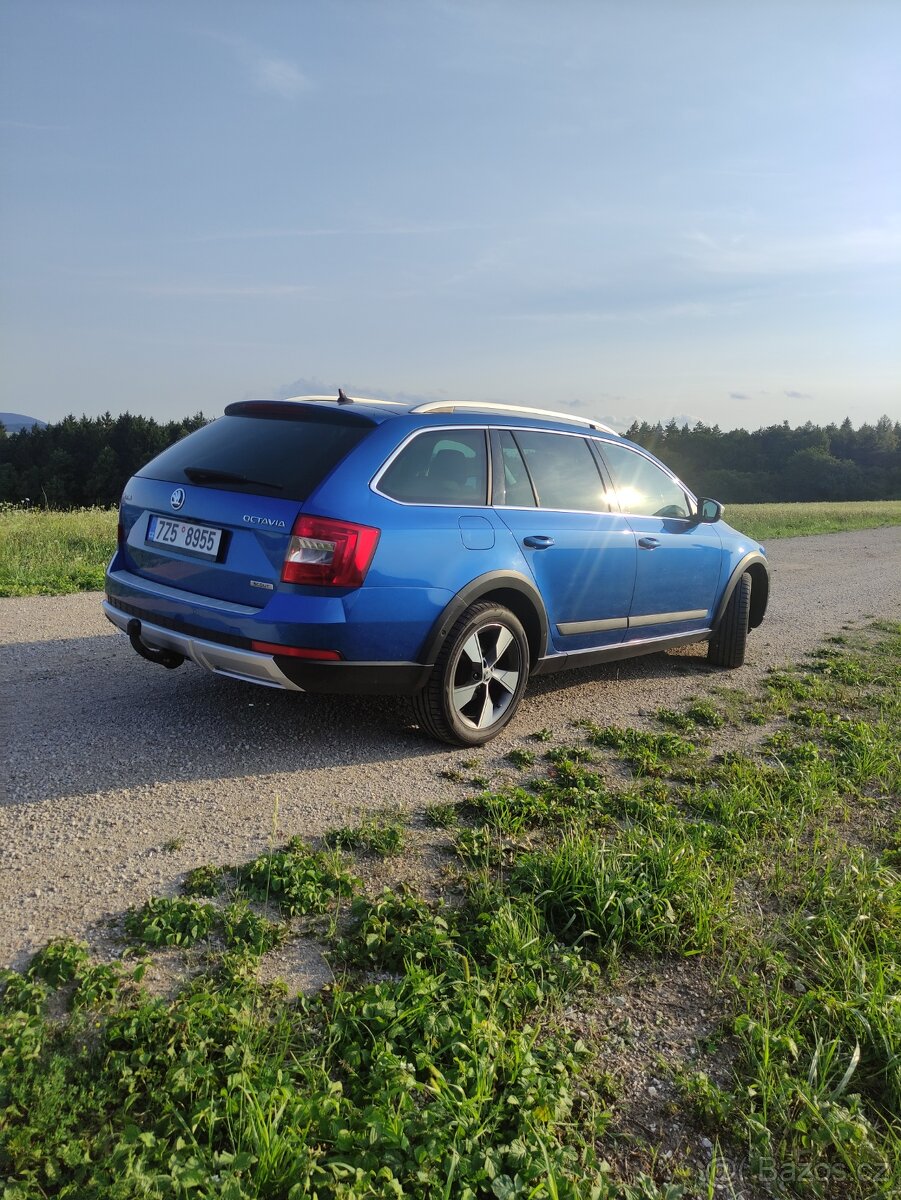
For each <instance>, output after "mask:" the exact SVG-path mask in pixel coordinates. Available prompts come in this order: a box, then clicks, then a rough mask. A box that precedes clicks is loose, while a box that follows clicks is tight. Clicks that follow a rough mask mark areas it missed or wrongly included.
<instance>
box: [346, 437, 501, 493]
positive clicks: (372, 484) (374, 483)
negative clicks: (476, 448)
mask: <svg viewBox="0 0 901 1200" xmlns="http://www.w3.org/2000/svg"><path fill="white" fill-rule="evenodd" d="M474 429H481V430H482V432H483V434H484V435H485V457H486V459H487V478H488V490H487V492H486V495H487V496H488V497H489V501H488V502H487V503H484V504H441V503H438V502H437V501H431V500H398V498H397V497H396V496H389V495H388V493H387V492H383V491H382V490H381V488H380V487H379V482H380V481H381V478H382V476H383V475H384V474H385V472H386V471H387V470H388V468H389V467H390V466H391V464H392V463H393V462H394V460H395V459H396V458H397V457H398V455H399V454H402V453H403V451H404V450H405V449H406V448H407V446H409V444H410V442H412V441H413V439H414V438H418V437H421V436H422V435H423V434H424V433H447V432H451V433H465V432H469V433H471V432H472V431H473V430H474ZM488 430H489V426H488V425H428V426H424V427H423V428H421V429H414V430H413V431H412V432H411V433H408V434H407V436H406V437H405V438H404V440H403V441H402V442H401V444H400V445H399V446H397V447H395V449H394V450H393V451H392V452H391V454H390V455H389V456H388V458H386V459H385V461H384V462H383V463H382V465H381V466H380V467H379V469H378V470H377V471H376V473H375V474H374V475H373V477H372V479H370V481H369V490H370V491H371V492H375V494H376V495H377V496H381V497H382V499H383V500H390V501H391V503H392V504H400V505H401V506H402V507H403V508H492V507H493V505H492V504H491V503H490V497H491V494H492V489H493V486H494V479H493V478H492V469H491V468H492V464H491V441H490V439H489V436H488Z"/></svg>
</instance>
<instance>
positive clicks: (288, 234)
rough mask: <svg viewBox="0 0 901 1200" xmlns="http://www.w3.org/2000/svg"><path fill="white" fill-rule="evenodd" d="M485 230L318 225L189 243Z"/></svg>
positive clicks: (452, 225)
mask: <svg viewBox="0 0 901 1200" xmlns="http://www.w3.org/2000/svg"><path fill="white" fill-rule="evenodd" d="M487 228H489V226H485V225H473V224H465V223H463V222H451V221H448V222H441V221H436V222H424V223H422V224H416V223H415V222H411V223H409V224H405V223H403V222H400V223H398V224H396V225H320V226H316V225H314V226H311V227H310V228H307V229H303V228H292V229H237V230H231V231H228V230H226V231H223V232H219V233H204V234H201V235H200V236H199V237H197V238H195V239H192V240H194V241H198V242H243V241H265V240H266V239H273V240H276V241H277V240H278V239H285V240H290V239H291V238H327V237H441V236H443V235H445V234H451V233H467V232H472V231H474V230H484V229H487Z"/></svg>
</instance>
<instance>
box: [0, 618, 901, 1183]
mask: <svg viewBox="0 0 901 1200" xmlns="http://www.w3.org/2000/svg"><path fill="white" fill-rule="evenodd" d="M748 730H756V731H757V732H756V734H755V735H754V736H753V737H752V738H751V739H750V740H748V738H747V736H746V734H747V731H748ZM551 739H552V734H551V733H550V732H549V731H547V730H537V731H535V733H534V734H533V735H532V737H531V739H529V740H528V741H527V742H526V743H524V745H523V746H522V747H520V748H518V749H516V750H514V751H513V752H512V753H511V754H510V755H509V780H508V782H507V783H506V784H504V785H502V786H499V787H496V788H494V789H491V790H486V789H485V786H484V783H482V782H480V781H479V780H477V779H475V778H474V777H473V771H474V767H475V766H476V765H477V764H475V763H474V762H470V761H469V760H461V761H460V762H459V770H455V771H454V772H447V773H446V778H445V783H446V799H445V800H444V801H443V802H441V803H438V804H433V805H432V806H431V807H429V808H428V809H423V810H422V811H421V812H420V813H418V814H413V815H412V817H411V815H410V814H407V815H406V816H404V815H402V814H400V813H398V812H390V811H385V812H381V813H372V814H371V815H370V816H369V817H368V818H367V820H366V821H364V822H363V824H361V825H357V826H353V827H345V828H342V829H336V830H333V831H332V833H331V834H330V835H328V836H327V837H325V838H324V839H323V840H322V841H320V842H318V843H316V844H310V843H308V842H305V841H304V840H302V839H301V838H299V837H296V836H294V837H292V836H291V832H292V831H290V830H285V831H282V830H281V829H280V827H279V810H278V799H277V797H273V806H272V835H271V841H270V848H269V851H268V852H267V853H264V854H262V855H260V857H258V858H256V859H255V860H253V861H250V862H243V863H238V864H235V865H233V866H230V867H225V868H222V867H216V866H211V865H208V866H204V865H200V866H198V867H197V868H196V869H195V870H193V871H191V872H190V873H189V874H188V875H187V877H186V878H184V879H183V881H182V884H181V889H180V892H178V893H177V894H172V895H168V896H158V897H154V898H152V899H150V900H149V901H147V902H146V903H145V904H143V905H141V906H140V907H136V908H135V909H133V910H131V911H129V912H128V913H126V914H123V916H122V919H121V921H120V922H119V923H118V927H117V930H116V932H117V934H118V936H119V938H120V942H119V945H120V956H119V957H118V958H116V959H114V960H112V961H98V960H96V959H94V958H92V957H91V955H90V954H89V953H88V951H87V949H86V948H85V947H84V946H82V945H79V944H78V943H74V942H55V943H51V944H50V945H49V946H47V947H46V948H45V949H44V950H42V951H41V952H40V953H39V954H37V955H36V956H35V958H34V959H33V960H32V961H31V963H30V965H29V966H28V967H27V969H26V970H25V972H24V974H22V975H18V974H13V973H8V974H7V975H6V976H5V978H4V979H3V981H2V983H0V987H3V986H4V984H5V990H4V991H3V993H2V995H0V1178H3V1177H4V1176H5V1177H6V1179H7V1180H8V1183H7V1187H6V1190H5V1191H4V1193H3V1195H4V1200H32V1198H34V1200H37V1198H38V1197H45V1196H49V1195H54V1196H62V1197H78V1198H79V1200H82V1198H84V1200H101V1198H103V1200H106V1198H110V1200H116V1198H117V1197H118V1198H121V1200H125V1198H126V1197H132V1196H146V1197H160V1198H162V1197H184V1198H185V1200H188V1198H192V1200H193V1198H196V1200H203V1198H207V1197H209V1198H212V1197H214V1196H215V1197H225V1198H226V1200H228V1198H231V1200H240V1198H242V1197H266V1198H272V1200H276V1198H281V1197H296V1198H297V1200H300V1197H304V1196H308V1195H310V1196H319V1197H320V1198H321V1200H332V1198H334V1200H337V1198H339V1197H341V1198H343V1200H370V1198H373V1200H374V1198H383V1197H384V1198H386V1200H387V1198H388V1197H393V1198H397V1197H403V1196H410V1197H438V1196H442V1197H473V1198H475V1197H486V1198H488V1197H494V1198H497V1197H510V1198H513V1197H523V1198H525V1197H532V1198H534V1200H542V1198H544V1197H548V1198H561V1197H570V1198H575V1197H594V1198H596V1200H603V1198H609V1200H613V1198H618V1200H677V1198H679V1197H705V1196H706V1197H712V1196H715V1195H716V1196H719V1195H722V1196H727V1197H729V1196H731V1197H744V1196H748V1197H751V1196H759V1195H763V1194H776V1195H787V1196H796V1197H802V1196H804V1197H806V1196H813V1197H828V1198H829V1200H873V1198H874V1197H878V1196H885V1197H889V1196H891V1195H895V1194H897V1190H898V1188H899V1187H901V1128H899V1124H898V1112H899V1110H901V1019H899V1016H901V1012H899V996H901V879H899V875H898V867H899V865H901V821H899V812H898V795H899V792H901V626H898V625H888V624H883V625H877V626H874V627H873V628H871V629H870V630H869V631H867V632H863V633H856V634H853V635H851V634H844V635H839V636H836V637H834V638H832V639H830V641H829V642H828V643H827V644H826V645H825V646H824V647H822V648H821V649H820V650H819V651H818V652H817V653H816V654H815V655H813V656H812V657H811V658H810V660H808V661H805V662H804V663H802V664H799V665H797V666H795V667H792V668H790V669H786V670H780V671H777V672H772V673H770V674H769V675H767V676H765V677H764V680H763V683H762V684H761V685H760V686H759V688H757V689H756V690H755V691H753V692H740V691H737V690H735V689H732V688H719V689H715V690H714V692H713V694H712V695H711V696H710V697H707V698H703V699H695V700H693V701H688V702H686V703H684V704H683V705H682V706H681V707H679V708H678V709H658V710H657V711H656V712H654V713H649V714H648V715H647V721H646V723H645V725H644V726H643V727H641V728H622V727H616V726H602V725H595V724H587V723H582V724H580V725H578V726H576V727H573V728H572V729H571V730H570V731H569V736H568V738H567V740H566V741H565V742H564V743H563V744H555V745H554V749H553V750H550V751H548V749H547V746H548V744H549V741H550V740H551ZM739 746H740V747H741V748H740V749H737V748H735V747H739ZM411 820H412V821H413V822H421V823H427V824H429V825H430V826H431V827H432V828H434V829H438V830H439V831H442V833H441V841H442V844H443V847H444V849H443V854H444V861H443V864H442V866H441V868H440V869H436V870H435V871H434V872H433V874H432V878H433V880H434V884H435V887H434V890H433V891H431V892H430V894H429V895H428V896H424V895H422V894H419V893H417V892H415V891H412V890H404V889H403V887H397V886H394V887H393V888H392V889H391V890H382V889H381V886H380V884H379V878H380V864H386V863H387V864H390V871H391V874H390V876H388V878H392V879H396V878H397V877H398V875H400V876H402V874H403V871H402V867H403V861H404V854H405V853H407V852H408V850H407V843H408V839H409V835H410V822H411ZM382 878H383V879H384V878H386V876H385V875H384V874H383V875H382ZM364 880H365V882H364ZM300 943H307V944H308V945H310V946H315V947H318V948H321V949H322V950H324V952H325V953H326V955H327V956H328V959H329V962H330V964H331V968H332V971H333V982H332V983H331V984H330V985H329V986H327V987H326V988H324V989H323V990H321V991H319V992H317V993H315V994H311V995H308V996H301V997H297V998H292V997H290V996H288V995H287V994H286V992H285V991H284V989H282V988H280V987H279V986H278V985H277V984H272V983H266V982H261V980H264V979H267V978H272V974H273V973H272V971H271V970H267V968H266V963H267V962H268V961H269V960H270V959H271V957H272V956H273V955H276V956H277V955H278V953H279V948H281V949H284V948H285V947H289V946H291V945H298V944H300ZM160 964H162V965H163V967H164V970H163V971H162V972H161V970H160Z"/></svg>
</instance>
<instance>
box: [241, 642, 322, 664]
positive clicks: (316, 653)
mask: <svg viewBox="0 0 901 1200" xmlns="http://www.w3.org/2000/svg"><path fill="white" fill-rule="evenodd" d="M250 648H251V650H257V651H259V653H260V654H281V655H282V656H283V657H285V658H312V659H316V660H318V661H319V662H337V661H338V660H339V659H340V658H341V655H340V654H339V653H338V651H337V650H318V649H316V648H315V647H312V646H282V645H281V644H280V643H275V642H251V643H250Z"/></svg>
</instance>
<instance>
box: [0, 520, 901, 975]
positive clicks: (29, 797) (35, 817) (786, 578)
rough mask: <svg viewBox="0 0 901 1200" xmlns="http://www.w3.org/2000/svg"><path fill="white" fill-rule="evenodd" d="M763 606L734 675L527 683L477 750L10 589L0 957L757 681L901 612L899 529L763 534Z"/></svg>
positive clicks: (682, 671)
mask: <svg viewBox="0 0 901 1200" xmlns="http://www.w3.org/2000/svg"><path fill="white" fill-rule="evenodd" d="M769 556H770V562H771V566H772V570H773V585H772V592H773V594H772V598H771V602H770V609H769V613H768V615H767V619H766V621H765V622H764V624H763V626H762V627H761V628H760V629H758V630H757V631H755V632H754V633H753V634H752V636H751V640H750V647H749V655H748V663H747V664H746V665H745V666H744V667H742V668H741V669H740V670H738V671H733V672H721V671H711V670H710V669H709V668H708V667H707V663H706V660H705V658H704V653H705V647H703V646H701V647H697V646H693V647H688V648H687V649H686V650H684V651H678V652H671V653H669V654H658V655H653V656H649V657H646V658H639V659H635V660H632V661H625V662H620V663H613V664H610V665H608V666H605V667H596V668H593V669H591V670H584V671H578V672H571V673H568V674H563V675H557V676H553V677H549V678H547V679H543V680H536V681H535V682H534V683H533V684H532V686H531V687H530V690H529V692H528V693H527V695H526V700H525V703H524V704H523V706H522V708H521V710H520V712H519V714H518V715H517V717H516V719H515V720H514V721H513V722H512V724H511V725H510V726H509V727H508V728H507V729H506V730H505V731H504V732H503V733H502V734H501V735H500V736H499V737H498V738H497V739H496V740H495V741H494V742H492V743H490V744H489V746H487V747H485V748H483V749H482V750H479V751H475V752H473V751H467V750H452V749H450V748H448V747H441V746H439V745H437V744H436V743H434V742H431V741H429V740H428V739H427V738H425V737H424V736H423V735H422V734H421V733H420V732H419V730H418V729H417V728H415V726H413V724H412V719H411V716H410V712H409V707H408V704H407V702H406V701H405V700H403V699H383V698H379V699H369V700H363V699H360V700H357V699H355V698H342V697H327V696H304V695H297V694H288V693H284V692H276V691H271V690H268V689H265V688H259V687H254V686H252V685H250V684H241V683H237V682H235V681H231V680H225V679H216V678H214V677H213V676H211V675H208V674H207V673H205V672H204V671H201V670H200V669H199V668H197V667H194V666H193V665H190V664H187V665H186V666H184V667H182V668H181V669H180V670H177V671H165V670H163V669H161V668H159V667H154V666H152V665H151V664H149V663H147V662H144V661H143V660H142V659H140V658H138V657H137V655H135V654H134V653H133V651H132V650H131V648H130V647H129V645H128V642H127V640H126V639H125V638H124V637H123V636H121V635H120V634H118V633H116V632H115V630H113V628H112V626H111V625H109V624H108V622H107V621H106V619H105V618H104V617H103V615H102V613H101V610H100V596H99V594H97V593H86V594H81V595H76V596H59V597H47V598H44V597H35V598H28V599H12V600H0V687H2V692H0V694H2V696H3V712H2V714H0V734H2V739H3V744H4V746H5V749H6V753H5V755H4V758H5V763H4V777H3V779H2V793H0V965H4V966H7V965H20V964H21V963H22V962H23V961H24V960H25V959H26V958H27V956H28V955H29V954H30V953H32V952H33V951H34V950H35V949H37V948H38V947H39V946H41V945H43V943H44V942H45V941H46V940H47V939H48V938H49V937H54V936H58V935H62V934H69V935H74V936H77V937H85V936H89V937H91V938H92V939H93V938H96V937H99V936H100V935H99V934H98V929H99V925H98V923H99V922H102V921H103V919H104V918H106V917H109V916H114V915H116V914H119V913H121V912H122V911H123V910H124V909H125V908H127V907H128V906H129V905H131V904H135V903H140V902H142V901H143V900H145V899H146V898H147V897H148V896H149V895H151V894H154V893H159V892H160V891H172V889H173V888H174V886H175V884H176V883H177V881H178V879H179V878H180V876H181V875H182V874H183V873H184V872H185V871H187V870H189V869H190V868H191V867H194V866H197V865H198V864H200V863H204V862H218V863H226V862H240V861H243V860H245V859H247V858H250V857H251V856H253V855H255V854H257V853H259V852H260V851H261V850H263V849H265V847H266V845H267V843H268V840H269V837H270V831H271V826H272V814H273V805H274V801H275V797H276V796H277V797H278V804H279V837H280V839H285V838H287V837H288V836H290V835H292V834H295V833H301V834H303V835H305V836H311V837H312V836H315V835H317V834H320V833H322V832H324V831H325V830H326V829H329V828H331V827H333V826H336V825H341V824H346V823H348V822H356V821H358V820H359V819H360V817H361V816H362V815H363V814H365V813H366V812H367V811H368V810H371V809H373V808H377V807H382V806H384V805H396V806H399V807H403V808H405V809H410V810H421V809H422V808H424V807H425V806H426V805H428V804H431V803H434V802H436V801H438V800H442V799H448V798H456V797H457V796H459V795H460V792H459V789H457V788H455V787H454V785H453V784H449V783H448V782H447V781H446V780H444V779H442V778H441V777H440V775H439V772H440V771H441V770H446V769H448V768H451V767H454V766H457V767H459V764H460V762H461V760H466V759H470V758H477V759H478V761H479V771H480V773H482V774H488V775H492V774H493V773H494V772H495V771H500V770H503V769H505V768H506V767H508V766H509V764H504V763H503V756H504V755H505V754H506V753H507V752H508V751H509V750H510V749H511V748H512V747H513V746H516V745H520V744H523V739H524V738H526V737H527V736H528V735H529V734H530V733H531V732H533V731H535V730H537V729H541V728H548V729H551V730H553V731H554V733H555V735H556V736H557V737H558V738H559V739H560V740H565V739H566V738H567V736H568V733H569V727H570V724H571V722H572V721H574V720H575V719H577V718H591V719H594V720H598V721H616V722H630V721H634V720H635V719H636V718H637V717H638V716H639V715H640V714H641V713H642V711H646V710H648V709H653V708H656V707H658V706H660V705H663V704H665V705H668V706H672V705H674V704H676V703H677V702H678V701H680V700H682V699H683V698H685V697H686V696H689V695H696V694H699V693H703V692H704V691H705V690H707V689H708V688H709V687H711V686H715V685H717V684H723V683H728V684H731V685H735V686H738V687H748V686H749V685H751V684H753V682H754V681H755V680H756V679H757V678H758V677H759V676H760V675H761V674H762V673H763V672H764V671H765V670H766V669H767V668H768V667H771V666H778V665H781V664H784V663H789V662H793V661H797V659H798V658H799V657H800V656H801V655H803V654H804V653H805V652H806V651H809V650H812V649H814V648H815V647H816V646H817V645H818V643H819V642H820V641H821V639H822V638H823V637H825V636H828V635H830V634H833V633H838V632H839V631H840V630H841V629H842V628H843V627H847V626H860V625H863V624H866V623H867V621H868V620H869V619H871V618H873V617H886V618H892V619H896V620H897V619H901V527H892V528H887V529H878V530H867V531H863V532H855V533H840V534H829V535H825V536H818V537H808V538H790V539H785V540H783V541H777V542H773V543H772V544H771V545H770V547H769Z"/></svg>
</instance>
